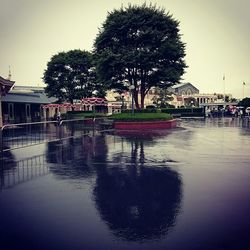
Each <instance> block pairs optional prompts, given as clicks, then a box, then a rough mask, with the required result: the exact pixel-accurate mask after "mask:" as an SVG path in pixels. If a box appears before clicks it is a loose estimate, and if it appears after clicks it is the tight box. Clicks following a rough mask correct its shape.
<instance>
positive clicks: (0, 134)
mask: <svg viewBox="0 0 250 250" xmlns="http://www.w3.org/2000/svg"><path fill="white" fill-rule="evenodd" d="M0 150H1V152H0V154H1V155H0V159H1V163H2V160H3V127H1V128H0ZM1 165H2V164H1Z"/></svg>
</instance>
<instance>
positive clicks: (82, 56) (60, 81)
mask: <svg viewBox="0 0 250 250" xmlns="http://www.w3.org/2000/svg"><path fill="white" fill-rule="evenodd" d="M43 79H44V82H45V83H46V84H47V86H46V88H45V91H46V93H47V94H48V96H53V97H57V98H58V99H59V101H61V102H62V101H69V102H70V103H73V100H74V99H82V98H84V97H91V96H93V91H95V90H97V93H96V95H97V96H103V95H104V93H103V91H102V90H103V89H102V88H101V86H99V85H98V84H97V83H96V72H95V68H94V66H93V59H92V54H91V53H90V52H87V51H81V50H71V51H68V52H60V53H58V54H56V55H54V56H52V58H51V60H50V61H49V62H48V64H47V69H46V70H45V72H44V77H43Z"/></svg>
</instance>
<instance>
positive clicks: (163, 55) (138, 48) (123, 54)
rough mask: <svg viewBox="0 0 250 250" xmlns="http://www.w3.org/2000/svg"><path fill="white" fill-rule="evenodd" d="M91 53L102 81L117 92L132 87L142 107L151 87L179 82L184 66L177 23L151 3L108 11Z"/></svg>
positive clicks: (163, 86) (183, 52)
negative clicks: (93, 54) (94, 57)
mask: <svg viewBox="0 0 250 250" xmlns="http://www.w3.org/2000/svg"><path fill="white" fill-rule="evenodd" d="M94 52H95V55H96V67H97V68H96V69H97V73H98V76H99V77H100V79H101V81H102V82H103V83H105V84H106V85H107V86H108V87H109V88H110V89H115V90H116V91H118V92H119V91H120V92H121V91H123V90H128V89H129V87H130V86H132V87H133V86H134V89H133V90H132V91H133V95H134V99H135V105H136V108H140V107H141V108H143V107H144V98H145V95H146V94H147V92H148V91H149V90H150V88H152V87H160V88H167V87H168V86H171V85H174V84H176V83H178V82H179V80H180V79H181V76H182V74H183V73H184V69H185V67H186V64H185V62H184V56H185V45H184V43H183V42H182V41H181V35H180V34H179V22H178V21H177V20H175V19H174V18H173V17H172V15H170V14H168V13H167V14H166V13H165V11H164V10H163V9H159V8H157V7H156V6H153V5H146V4H143V5H142V6H137V5H128V7H125V8H124V7H122V8H120V9H119V10H114V11H112V12H110V13H109V14H108V16H107V18H106V21H105V22H104V23H103V25H102V28H101V29H100V31H99V34H98V35H97V37H96V39H95V43H94ZM138 96H140V98H138ZM139 101H140V103H139Z"/></svg>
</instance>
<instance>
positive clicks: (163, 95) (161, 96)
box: [152, 89, 174, 108]
mask: <svg viewBox="0 0 250 250" xmlns="http://www.w3.org/2000/svg"><path fill="white" fill-rule="evenodd" d="M156 92H157V94H156V95H155V96H154V97H153V98H152V101H153V103H154V104H155V105H156V106H157V108H168V107H170V106H172V105H170V104H169V102H170V101H172V100H173V99H174V98H173V97H172V94H171V93H170V92H169V91H168V90H167V89H157V91H156Z"/></svg>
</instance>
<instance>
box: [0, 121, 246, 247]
mask: <svg viewBox="0 0 250 250" xmlns="http://www.w3.org/2000/svg"><path fill="white" fill-rule="evenodd" d="M6 157H7V158H8V161H6V162H5V166H4V168H5V170H4V172H1V192H0V213H1V214H0V218H1V221H0V249H195V250H196V249H250V237H249V235H250V219H249V215H250V129H249V128H246V127H242V126H241V124H238V122H237V121H233V120H231V119H225V120H206V121H204V120H189V121H182V122H181V126H180V127H179V128H176V129H173V130H169V131H155V132H153V133H152V132H147V131H140V132H139V133H138V132H137V133H135V132H130V133H128V132H120V133H115V134H96V136H95V137H94V136H85V137H83V138H81V139H76V140H73V139H69V140H67V141H63V142H53V143H48V144H44V145H41V146H36V147H29V148H25V149H20V150H15V151H13V152H11V153H9V154H8V155H6Z"/></svg>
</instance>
